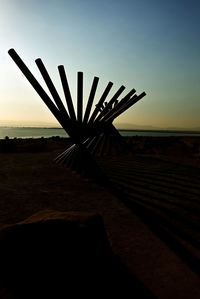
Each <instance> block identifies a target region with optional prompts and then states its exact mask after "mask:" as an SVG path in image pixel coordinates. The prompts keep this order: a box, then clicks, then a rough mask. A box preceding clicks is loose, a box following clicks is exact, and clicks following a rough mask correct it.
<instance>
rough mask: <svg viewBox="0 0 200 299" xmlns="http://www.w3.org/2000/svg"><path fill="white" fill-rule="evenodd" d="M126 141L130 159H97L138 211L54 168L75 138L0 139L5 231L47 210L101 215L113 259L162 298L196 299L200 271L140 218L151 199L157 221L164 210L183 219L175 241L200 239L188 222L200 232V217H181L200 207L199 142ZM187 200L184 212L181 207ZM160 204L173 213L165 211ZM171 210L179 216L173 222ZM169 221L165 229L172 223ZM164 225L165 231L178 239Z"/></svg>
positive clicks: (0, 217)
mask: <svg viewBox="0 0 200 299" xmlns="http://www.w3.org/2000/svg"><path fill="white" fill-rule="evenodd" d="M126 141H127V143H128V144H129V146H130V148H131V149H132V151H131V153H130V154H129V155H126V156H123V155H122V156H117V157H114V156H109V157H104V158H102V157H97V158H96V160H97V162H98V163H99V165H100V166H101V168H102V169H103V171H105V174H106V175H107V176H108V178H109V179H110V180H111V181H112V182H113V183H114V184H115V185H116V188H119V191H120V192H121V191H123V192H124V193H123V194H124V197H126V196H127V198H130V199H131V198H133V197H134V196H135V199H136V202H137V203H138V204H140V209H139V208H138V207H139V206H137V205H136V206H134V205H133V207H132V206H131V207H128V205H127V202H126V200H125V201H124V200H120V198H119V197H118V196H116V195H115V194H114V193H112V192H110V190H106V188H104V187H103V186H100V185H98V184H96V183H95V182H94V181H92V179H87V178H85V177H83V176H81V175H79V174H78V173H76V172H73V171H71V170H70V169H66V168H64V167H62V166H60V165H58V164H56V163H55V161H54V159H55V158H56V156H57V155H59V154H60V153H61V152H63V151H64V150H65V149H66V148H67V147H68V146H69V145H70V144H72V141H71V140H70V139H66V138H58V137H54V138H47V139H45V138H39V139H12V140H10V139H7V140H0V160H1V167H0V178H1V180H0V194H1V197H0V227H1V228H3V227H5V226H6V225H10V224H15V223H17V222H20V221H23V220H24V219H26V218H27V217H30V216H31V215H33V214H34V213H37V212H40V211H43V210H48V209H49V210H57V211H80V212H91V213H94V214H100V215H101V216H102V217H103V221H104V225H105V229H106V233H107V236H108V240H109V242H110V245H111V248H112V250H113V252H114V253H115V254H116V255H118V256H119V257H120V258H121V260H122V261H123V263H124V264H125V265H126V266H127V267H128V268H129V269H130V270H131V272H132V274H133V275H134V276H136V277H137V278H138V279H139V280H140V281H141V282H142V283H143V284H144V285H145V286H147V287H148V288H149V289H150V290H151V291H152V293H153V294H154V295H156V296H157V297H158V298H170V297H171V298H198V297H200V287H199V285H200V278H199V275H198V273H197V272H198V271H195V269H194V268H192V266H191V265H189V264H188V262H187V261H186V260H184V257H183V255H182V256H181V255H179V254H178V252H177V250H174V247H173V246H170V245H171V244H169V240H168V241H166V238H161V237H159V234H158V233H157V232H156V231H155V229H154V227H152V226H151V225H150V220H149V222H148V221H145V219H144V218H142V215H141V214H140V211H141V202H142V205H143V206H144V215H147V216H148V214H147V212H146V211H147V207H148V210H150V208H149V206H148V205H149V203H148V202H147V204H146V200H147V201H148V200H149V202H151V203H152V204H153V209H154V210H153V213H154V214H155V213H158V211H159V213H160V214H161V216H162V217H164V216H166V217H168V218H169V219H172V218H173V217H174V218H175V220H176V217H175V216H174V215H177V219H178V220H177V222H176V221H175V222H176V223H173V225H174V227H175V228H177V232H174V233H175V234H176V236H178V237H179V235H178V229H179V230H180V231H181V232H183V233H184V234H186V233H189V234H190V233H191V232H192V233H193V234H194V239H196V238H197V237H198V234H196V231H193V230H192V228H191V227H190V230H191V231H189V232H188V231H187V221H188V223H189V221H193V223H195V225H196V226H198V225H199V224H200V223H199V218H198V217H197V215H196V214H195V216H194V215H193V214H192V215H189V216H188V215H184V213H183V211H184V209H185V210H187V208H190V209H191V210H192V209H195V208H196V207H199V200H200V196H199V195H200V189H199V184H198V182H199V178H200V138H199V137H163V138H161V137H159V138H156V137H138V136H137V137H126ZM172 186H174V187H172ZM170 190H171V193H170ZM172 193H173V194H172ZM163 194H164V195H163ZM159 196H160V197H159ZM181 196H182V198H183V201H184V202H185V205H182V204H180V202H181V200H180V198H181ZM157 198H160V202H159V201H158V200H157V201H156V202H159V204H158V205H157V206H156V210H155V203H154V201H155V199H157ZM190 198H191V199H192V200H191V202H190ZM162 199H164V200H165V203H164V204H166V205H167V206H163V202H164V201H162ZM176 200H177V202H176V205H174V202H175V201H176ZM167 201H169V202H173V204H171V205H170V204H169V203H167ZM174 206H176V209H175V208H174ZM134 207H135V212H134ZM151 208H152V207H151ZM179 208H180V210H179ZM163 209H165V210H163ZM170 209H172V210H173V209H174V210H173V211H172V212H173V213H172V215H173V216H172V218H170V217H171V214H170V212H169V211H171V210H170ZM160 211H161V212H160ZM162 211H164V212H165V213H166V215H164V212H163V214H162ZM166 211H168V212H166ZM145 213H146V214H145ZM163 215H164V216H163ZM140 216H141V217H140ZM180 216H181V217H185V222H184V221H182V222H181V220H180ZM148 217H150V216H148ZM148 217H147V218H148ZM166 217H165V219H166V223H170V220H169V219H168V218H166ZM148 219H150V218H148ZM179 220H180V221H179ZM178 221H179V222H178ZM166 223H164V222H163V223H162V226H163V228H164V229H165V230H168V234H169V235H170V234H171V235H172V232H171V231H170V227H169V226H168V227H167V226H166ZM181 223H182V224H181ZM181 225H182V226H181ZM166 227H167V228H166ZM182 235H183V234H182ZM176 236H175V237H174V238H176ZM178 237H177V238H178ZM167 242H168V243H167ZM181 242H182V243H181ZM184 242H185V243H187V244H186V245H184V246H185V247H187V246H188V247H187V248H189V247H191V246H193V247H194V250H193V248H192V249H191V248H190V253H191V254H193V253H194V252H195V256H196V257H197V258H199V256H198V255H199V252H198V250H197V251H195V250H196V247H195V246H194V244H192V245H191V244H190V243H189V241H186V239H184V237H182V239H181V240H180V243H181V244H182V245H183V243H184ZM172 243H173V242H172ZM188 244H189V245H188Z"/></svg>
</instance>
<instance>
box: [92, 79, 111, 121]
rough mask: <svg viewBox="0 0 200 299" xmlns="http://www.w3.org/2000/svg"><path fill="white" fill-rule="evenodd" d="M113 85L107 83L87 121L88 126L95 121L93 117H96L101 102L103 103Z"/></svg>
mask: <svg viewBox="0 0 200 299" xmlns="http://www.w3.org/2000/svg"><path fill="white" fill-rule="evenodd" d="M112 86H113V83H112V82H109V83H108V85H107V86H106V89H105V90H104V92H103V94H102V96H101V98H100V100H99V102H98V103H97V105H96V108H95V110H94V111H93V113H92V115H91V117H90V119H89V124H91V123H93V121H94V120H95V117H96V116H97V114H98V113H99V108H100V107H101V106H102V104H103V102H104V101H105V99H106V97H107V95H108V93H109V91H110V89H111V88H112Z"/></svg>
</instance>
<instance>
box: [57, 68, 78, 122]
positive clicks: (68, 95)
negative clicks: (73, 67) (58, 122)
mask: <svg viewBox="0 0 200 299" xmlns="http://www.w3.org/2000/svg"><path fill="white" fill-rule="evenodd" d="M58 71H59V74H60V79H61V82H62V87H63V91H64V94H65V99H66V103H67V108H68V111H69V115H70V117H71V119H72V120H76V114H75V111H74V105H73V102H72V97H71V93H70V89H69V85H68V82H67V76H66V73H65V69H64V66H63V65H59V66H58Z"/></svg>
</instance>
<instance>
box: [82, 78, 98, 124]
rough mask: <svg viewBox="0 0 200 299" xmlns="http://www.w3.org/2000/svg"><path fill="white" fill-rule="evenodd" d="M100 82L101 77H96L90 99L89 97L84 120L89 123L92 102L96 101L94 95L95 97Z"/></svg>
mask: <svg viewBox="0 0 200 299" xmlns="http://www.w3.org/2000/svg"><path fill="white" fill-rule="evenodd" d="M98 82H99V78H98V77H94V80H93V83H92V87H91V90H90V95H89V99H88V102H87V106H86V110H85V116H84V120H83V122H84V124H87V122H88V118H89V116H90V112H91V108H92V104H93V101H94V97H95V93H96V89H97V85H98Z"/></svg>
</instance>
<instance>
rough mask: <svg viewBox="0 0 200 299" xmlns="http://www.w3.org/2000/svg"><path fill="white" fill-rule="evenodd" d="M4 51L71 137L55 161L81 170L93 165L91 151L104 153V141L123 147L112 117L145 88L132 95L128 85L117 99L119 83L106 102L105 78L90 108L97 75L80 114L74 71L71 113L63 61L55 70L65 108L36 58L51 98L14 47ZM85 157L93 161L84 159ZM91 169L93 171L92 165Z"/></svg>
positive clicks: (80, 100) (80, 81) (79, 85)
mask: <svg viewBox="0 0 200 299" xmlns="http://www.w3.org/2000/svg"><path fill="white" fill-rule="evenodd" d="M8 53H9V55H10V56H11V57H12V59H13V60H14V62H15V63H16V64H17V66H18V67H19V68H20V70H21V71H22V73H23V74H24V75H25V77H26V78H27V79H28V81H29V82H30V84H31V85H32V86H33V88H34V89H35V90H36V92H37V93H38V94H39V96H40V97H41V99H42V100H43V101H44V103H45V104H46V105H47V107H48V108H49V109H50V111H51V112H52V113H53V115H54V116H55V117H56V119H57V120H58V122H59V123H60V124H61V126H62V127H63V129H64V130H65V131H66V133H67V134H68V135H69V136H70V137H71V138H72V140H73V141H74V145H72V146H71V147H70V148H68V149H67V150H66V151H65V152H64V153H62V154H61V155H59V156H58V157H57V158H56V161H57V162H58V163H61V164H64V165H66V166H67V167H71V168H72V169H76V170H78V171H82V170H83V169H86V168H88V165H89V164H90V167H91V165H92V164H93V165H95V163H94V159H93V158H92V155H95V154H97V153H98V154H99V155H105V154H107V153H108V152H109V150H108V147H107V149H106V145H107V144H108V143H110V145H109V148H110V149H111V150H112V148H116V146H117V145H119V146H120V147H121V149H124V148H126V144H125V142H124V140H123V138H122V136H121V135H120V134H119V132H118V131H117V129H116V128H115V127H114V125H113V121H114V120H115V119H116V118H117V117H118V116H119V115H121V114H122V113H123V112H125V111H126V110H127V109H129V108H130V107H131V106H133V105H134V104H135V103H136V102H138V101H139V100H140V99H142V98H143V97H144V96H145V95H146V94H145V92H143V93H141V94H140V95H136V94H135V92H136V90H135V89H132V90H131V91H130V92H128V93H127V94H126V95H125V96H124V97H123V98H121V100H118V98H119V96H120V95H121V94H122V92H123V91H124V89H125V87H124V86H121V87H120V88H119V89H118V91H117V92H116V93H115V94H114V96H112V98H111V99H110V100H109V101H108V102H105V100H106V98H107V96H108V94H109V92H110V90H111V88H112V85H113V83H112V82H109V83H108V85H107V86H106V88H105V90H104V92H103V94H102V96H101V97H100V99H99V101H98V102H97V104H96V106H95V108H94V110H93V111H92V106H93V102H94V98H95V94H96V90H97V86H98V81H99V78H98V77H94V79H93V83H92V86H91V90H90V94H89V98H88V101H87V105H86V109H85V113H84V115H83V73H82V72H78V74H77V113H75V110H74V105H73V101H72V97H71V93H70V89H69V85H68V81H67V77H66V73H65V69H64V66H63V65H60V66H58V71H59V75H60V79H61V83H62V87H63V91H64V95H65V100H66V105H67V109H66V108H65V105H64V104H63V102H62V100H61V98H60V96H59V94H58V92H57V90H56V88H55V86H54V84H53V82H52V80H51V78H50V76H49V74H48V72H47V70H46V68H45V66H44V64H43V62H42V60H41V59H40V58H38V59H36V60H35V62H36V64H37V66H38V68H39V70H40V73H41V75H42V77H43V79H44V81H45V83H46V85H47V87H48V89H49V91H50V93H51V96H52V98H53V100H52V99H51V98H50V97H49V96H48V94H47V93H46V92H45V90H44V89H43V88H42V86H41V85H40V84H39V82H38V81H37V80H36V78H35V77H34V76H33V74H32V73H31V72H30V70H29V69H28V67H27V66H26V65H25V63H24V62H23V61H22V59H21V58H20V57H19V55H18V54H17V53H16V51H15V50H14V49H10V50H9V51H8ZM67 110H68V111H67ZM88 161H90V162H91V161H93V162H91V163H88ZM90 170H91V169H90ZM91 171H93V169H92V170H91Z"/></svg>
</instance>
